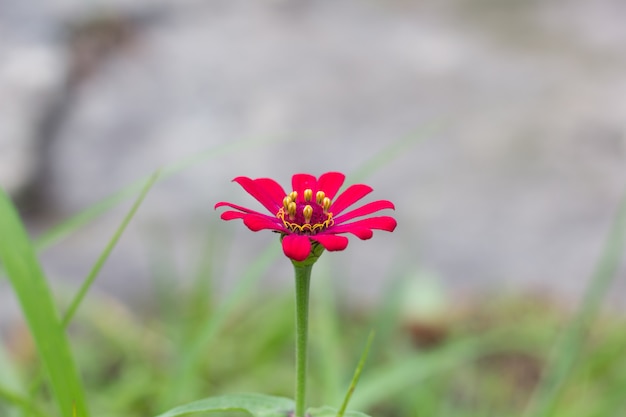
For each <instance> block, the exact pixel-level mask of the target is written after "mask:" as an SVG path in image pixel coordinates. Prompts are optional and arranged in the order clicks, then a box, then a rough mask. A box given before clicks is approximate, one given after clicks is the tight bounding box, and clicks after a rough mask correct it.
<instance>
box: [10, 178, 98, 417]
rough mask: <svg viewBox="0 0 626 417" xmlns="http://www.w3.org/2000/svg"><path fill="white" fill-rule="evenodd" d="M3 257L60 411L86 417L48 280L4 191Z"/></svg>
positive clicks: (66, 414) (82, 397)
mask: <svg viewBox="0 0 626 417" xmlns="http://www.w3.org/2000/svg"><path fill="white" fill-rule="evenodd" d="M0 260H2V263H3V265H4V268H5V270H6V273H7V275H8V277H9V281H10V282H11V285H12V286H13V289H14V290H15V293H16V294H17V298H18V300H19V303H20V305H21V308H22V312H23V314H24V316H25V318H26V322H27V323H28V326H29V328H30V331H31V334H32V336H33V339H34V342H35V345H36V347H37V350H38V352H39V357H40V358H41V361H42V362H43V364H44V367H45V369H46V371H47V375H48V378H49V380H50V385H51V388H52V395H53V397H54V399H55V401H56V403H57V405H58V407H59V409H60V411H61V414H62V415H63V416H71V415H72V413H73V409H74V408H73V407H74V405H75V406H76V411H77V412H78V414H79V415H80V416H81V417H87V416H88V415H89V413H88V410H87V405H86V401H85V394H84V390H83V385H82V382H81V380H80V377H79V375H78V372H77V369H76V366H75V364H74V360H73V357H72V354H71V351H70V345H69V342H68V340H67V337H66V335H65V330H64V328H63V325H62V323H61V319H60V317H59V312H58V311H57V308H56V306H55V303H54V299H53V298H52V293H51V291H50V288H49V287H48V282H47V281H46V278H45V276H44V274H43V271H42V269H41V266H40V264H39V261H38V260H37V257H36V255H35V250H34V248H33V246H32V244H31V242H30V239H29V238H28V235H27V233H26V230H25V228H24V225H23V224H22V221H21V219H20V217H19V215H18V213H17V210H16V209H15V206H14V205H13V203H12V202H11V200H10V199H9V197H8V196H7V194H6V193H5V192H4V191H3V190H0Z"/></svg>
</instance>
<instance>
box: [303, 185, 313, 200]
mask: <svg viewBox="0 0 626 417" xmlns="http://www.w3.org/2000/svg"><path fill="white" fill-rule="evenodd" d="M312 199H313V190H311V189H310V188H307V189H306V190H304V201H306V202H307V203H308V202H310V201H311V200H312Z"/></svg>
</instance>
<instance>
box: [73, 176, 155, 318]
mask: <svg viewBox="0 0 626 417" xmlns="http://www.w3.org/2000/svg"><path fill="white" fill-rule="evenodd" d="M158 178H159V171H156V172H155V173H154V174H152V176H151V177H150V178H149V179H148V181H147V183H146V184H145V185H144V187H143V189H142V190H141V193H140V194H139V197H137V200H135V203H134V204H133V206H132V207H131V209H130V211H129V212H128V214H126V216H125V217H124V220H123V221H122V224H120V225H119V227H118V228H117V230H116V231H115V233H114V234H113V237H112V238H111V240H110V241H109V243H108V244H107V245H106V247H105V248H104V251H103V252H102V254H100V257H99V258H98V260H97V261H96V263H95V264H94V266H93V267H92V268H91V271H89V275H87V278H86V279H85V281H83V284H82V285H81V286H80V289H79V290H78V293H76V296H75V297H74V299H73V300H72V302H71V304H70V306H69V307H68V309H67V311H66V312H65V315H64V316H63V321H62V323H63V326H64V327H67V325H68V324H69V322H70V321H72V317H74V314H75V313H76V310H77V309H78V307H79V306H80V303H81V302H82V301H83V299H84V298H85V295H86V294H87V291H88V290H89V288H91V285H92V284H93V282H94V281H95V279H96V277H97V276H98V274H99V273H100V270H101V269H102V266H103V265H104V263H105V262H106V261H107V259H109V255H110V254H111V251H112V250H113V248H115V245H117V242H118V241H119V240H120V237H121V236H122V234H123V233H124V230H126V227H127V226H128V224H129V223H130V221H131V220H132V218H133V217H134V216H135V213H137V210H138V209H139V206H140V205H141V203H142V202H143V200H144V199H145V198H146V195H147V194H148V191H150V188H152V186H153V185H154V183H155V182H156V180H157V179H158Z"/></svg>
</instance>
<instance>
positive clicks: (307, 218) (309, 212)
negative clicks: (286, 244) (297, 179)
mask: <svg viewBox="0 0 626 417" xmlns="http://www.w3.org/2000/svg"><path fill="white" fill-rule="evenodd" d="M304 194H305V195H306V192H305V193H304ZM302 214H303V215H304V222H305V223H306V224H309V223H311V216H313V207H311V206H309V205H308V204H307V205H306V206H304V208H303V209H302Z"/></svg>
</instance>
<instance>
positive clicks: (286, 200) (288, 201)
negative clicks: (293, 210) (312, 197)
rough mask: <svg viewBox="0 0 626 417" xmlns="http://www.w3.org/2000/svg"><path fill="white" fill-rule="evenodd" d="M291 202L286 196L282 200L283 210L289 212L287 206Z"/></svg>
mask: <svg viewBox="0 0 626 417" xmlns="http://www.w3.org/2000/svg"><path fill="white" fill-rule="evenodd" d="M291 202H292V200H291V198H289V196H286V197H285V198H283V207H284V208H285V210H289V204H290V203H291Z"/></svg>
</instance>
